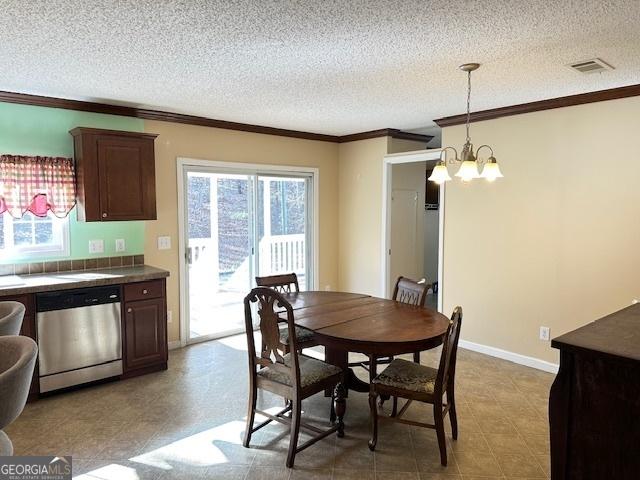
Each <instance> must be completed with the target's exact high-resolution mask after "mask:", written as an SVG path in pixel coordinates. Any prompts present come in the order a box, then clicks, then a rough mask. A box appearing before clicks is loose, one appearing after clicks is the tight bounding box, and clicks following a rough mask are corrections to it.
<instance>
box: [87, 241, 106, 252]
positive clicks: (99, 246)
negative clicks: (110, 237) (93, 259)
mask: <svg viewBox="0 0 640 480" xmlns="http://www.w3.org/2000/svg"><path fill="white" fill-rule="evenodd" d="M89 253H104V240H89Z"/></svg>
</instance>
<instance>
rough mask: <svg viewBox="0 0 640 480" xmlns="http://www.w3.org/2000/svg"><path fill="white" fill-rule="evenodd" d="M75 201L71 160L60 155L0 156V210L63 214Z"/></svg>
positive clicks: (14, 214)
mask: <svg viewBox="0 0 640 480" xmlns="http://www.w3.org/2000/svg"><path fill="white" fill-rule="evenodd" d="M75 204H76V179H75V173H74V169H73V160H72V159H70V158H62V157H26V156H21V155H2V156H0V214H2V213H4V212H9V214H10V215H11V216H12V217H14V218H21V217H22V216H23V215H24V214H25V213H26V212H27V211H29V212H31V213H33V214H34V215H37V216H39V217H44V216H46V215H47V211H49V210H51V212H53V214H54V215H55V216H56V217H66V216H67V215H68V214H69V212H70V211H71V209H72V208H73V207H74V205H75Z"/></svg>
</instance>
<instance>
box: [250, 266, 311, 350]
mask: <svg viewBox="0 0 640 480" xmlns="http://www.w3.org/2000/svg"><path fill="white" fill-rule="evenodd" d="M256 285H257V286H259V287H269V288H272V289H274V290H275V291H277V292H280V293H298V292H300V286H299V284H298V276H297V275H296V274H295V273H285V274H281V275H271V276H268V277H256ZM295 330H296V337H297V340H298V347H299V348H300V351H302V349H304V348H311V347H315V346H317V345H319V343H318V341H317V340H316V338H315V336H314V335H313V332H312V331H311V330H307V329H306V328H302V327H296V328H295ZM280 348H281V350H283V351H284V353H288V352H289V334H288V331H287V328H286V326H285V325H281V328H280Z"/></svg>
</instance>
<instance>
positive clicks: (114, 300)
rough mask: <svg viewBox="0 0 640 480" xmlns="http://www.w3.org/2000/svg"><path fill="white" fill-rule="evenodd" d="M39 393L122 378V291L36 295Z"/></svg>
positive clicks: (98, 289)
mask: <svg viewBox="0 0 640 480" xmlns="http://www.w3.org/2000/svg"><path fill="white" fill-rule="evenodd" d="M36 311H37V314H36V322H37V329H38V347H39V350H40V353H39V357H38V359H39V365H40V391H41V392H49V391H51V390H58V389H60V388H65V387H70V386H73V385H79V384H82V383H87V382H92V381H95V380H101V379H104V378H108V377H113V376H117V375H121V374H122V332H121V321H120V287H119V286H117V285H116V286H107V287H91V288H82V289H75V290H63V291H57V292H47V293H39V294H36Z"/></svg>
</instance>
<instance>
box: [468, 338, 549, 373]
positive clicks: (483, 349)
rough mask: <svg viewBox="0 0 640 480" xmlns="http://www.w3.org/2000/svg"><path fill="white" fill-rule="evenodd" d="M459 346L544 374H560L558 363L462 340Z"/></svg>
mask: <svg viewBox="0 0 640 480" xmlns="http://www.w3.org/2000/svg"><path fill="white" fill-rule="evenodd" d="M458 345H459V346H460V347H461V348H464V349H467V350H471V351H473V352H478V353H484V354H485V355H489V356H490V357H496V358H501V359H503V360H508V361H510V362H513V363H517V364H519V365H525V366H527V367H531V368H536V369H538V370H542V371H544V372H549V373H558V368H559V365H558V364H556V363H551V362H547V361H545V360H540V359H539V358H535V357H528V356H526V355H521V354H519V353H514V352H509V351H508V350H502V349H501V348H496V347H490V346H488V345H482V344H480V343H474V342H469V341H467V340H460V341H459V342H458Z"/></svg>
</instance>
